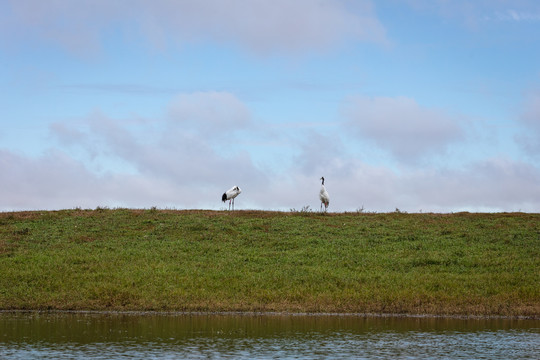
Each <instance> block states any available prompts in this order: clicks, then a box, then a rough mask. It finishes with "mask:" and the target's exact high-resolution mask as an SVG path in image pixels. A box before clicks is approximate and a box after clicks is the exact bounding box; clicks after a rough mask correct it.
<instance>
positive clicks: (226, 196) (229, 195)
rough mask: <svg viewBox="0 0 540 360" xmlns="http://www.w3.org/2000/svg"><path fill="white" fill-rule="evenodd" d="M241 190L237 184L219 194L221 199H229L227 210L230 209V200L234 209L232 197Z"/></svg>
mask: <svg viewBox="0 0 540 360" xmlns="http://www.w3.org/2000/svg"><path fill="white" fill-rule="evenodd" d="M241 192H242V190H241V189H240V188H239V187H238V186H233V187H232V188H230V189H229V190H227V191H226V192H224V193H223V195H221V201H223V202H225V201H227V200H229V210H231V201H232V209H233V210H234V198H235V197H237V196H238V195H240V193H241Z"/></svg>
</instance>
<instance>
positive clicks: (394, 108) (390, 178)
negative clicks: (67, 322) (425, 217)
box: [0, 0, 540, 212]
mask: <svg viewBox="0 0 540 360" xmlns="http://www.w3.org/2000/svg"><path fill="white" fill-rule="evenodd" d="M0 86H1V92H2V96H1V97H0V99H1V100H0V102H1V103H0V105H1V107H2V117H1V122H2V130H1V131H0V171H1V176H0V199H1V200H0V210H4V211H10V210H35V209H62V208H75V207H81V208H95V207H98V206H102V207H103V206H108V207H134V208H150V207H153V206H156V207H158V208H176V209H184V208H188V209H192V208H195V209H222V208H225V205H224V204H223V203H222V202H221V201H220V198H221V194H222V193H223V192H224V191H225V190H227V189H229V188H230V187H232V186H233V185H238V186H240V187H241V188H242V190H243V193H242V194H241V195H240V196H239V197H238V198H237V199H236V200H237V201H236V208H237V209H267V210H289V209H301V208H303V207H304V206H310V207H311V208H314V209H318V208H319V205H320V203H319V200H318V191H319V187H320V180H319V178H320V177H321V176H324V177H325V179H326V182H325V185H326V187H327V189H328V192H329V193H330V197H331V201H330V208H329V209H330V210H331V211H355V210H357V209H362V208H363V209H364V210H365V211H394V210H395V209H396V208H398V209H400V210H401V211H409V212H419V211H423V212H428V211H434V212H455V211H528V212H538V211H540V3H539V2H537V1H535V0H530V1H528V0H514V1H504V0H500V1H496V0H485V1H483V0H477V1H460V0H455V1H443V0H440V1H437V0H403V1H399V0H382V1H368V0H358V1H345V0H343V1H340V0H333V1H322V0H321V1H318V0H295V1H286V0H273V1H266V0H254V1H247V0H230V1H218V0H205V1H189V0H185V1H172V0H154V1H143V0H132V1H127V0H126V1H122V0H119V1H114V2H111V1H100V0H97V1H86V0H79V1H69V0H57V1H50V2H43V1H41V0H17V1H15V0H13V1H11V0H0Z"/></svg>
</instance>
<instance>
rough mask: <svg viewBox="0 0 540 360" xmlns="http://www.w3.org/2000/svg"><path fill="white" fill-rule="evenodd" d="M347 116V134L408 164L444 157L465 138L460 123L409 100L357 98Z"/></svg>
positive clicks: (351, 101)
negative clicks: (448, 150) (444, 153)
mask: <svg viewBox="0 0 540 360" xmlns="http://www.w3.org/2000/svg"><path fill="white" fill-rule="evenodd" d="M345 115H346V117H347V118H348V119H349V121H348V122H347V127H348V128H347V130H350V131H351V132H352V133H353V134H355V135H356V136H358V137H359V138H360V139H364V140H371V141H373V142H374V143H375V144H377V145H378V146H379V147H380V148H382V149H384V150H387V151H389V152H390V153H391V154H392V155H393V156H394V157H395V158H396V159H398V160H401V161H406V162H414V161H416V160H418V159H420V158H425V157H429V156H431V155H433V154H434V153H443V152H444V151H445V150H446V149H447V147H448V146H449V145H450V144H452V143H453V142H455V141H457V140H460V139H462V138H463V136H464V134H463V130H462V129H461V127H460V125H459V119H455V118H453V117H452V116H450V115H448V114H446V113H445V112H444V111H442V110H439V109H430V108H425V107H422V106H420V105H418V104H417V103H416V102H415V101H414V100H413V99H411V98H407V97H397V98H389V97H366V96H353V97H350V98H349V99H348V100H347V104H346V106H345Z"/></svg>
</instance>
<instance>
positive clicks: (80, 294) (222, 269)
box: [0, 208, 540, 317]
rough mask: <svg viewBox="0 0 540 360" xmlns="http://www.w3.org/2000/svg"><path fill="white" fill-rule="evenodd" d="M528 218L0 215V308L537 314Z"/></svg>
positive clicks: (539, 280) (534, 237) (536, 242)
mask: <svg viewBox="0 0 540 360" xmlns="http://www.w3.org/2000/svg"><path fill="white" fill-rule="evenodd" d="M539 269H540V214H523V213H511V214H470V213H458V214H444V215H443V214H406V213H399V212H396V213H382V214H371V213H341V214H319V213H313V212H292V213H285V212H265V211H235V212H217V211H167V210H163V211H162V210H156V209H152V210H128V209H115V210H110V209H102V208H98V209H96V210H80V209H74V210H63V211H54V212H52V211H51V212H47V211H37V212H18V213H17V212H9V213H0V274H1V276H0V309H4V310H11V309H28V310H43V309H59V310H68V309H70V310H156V311H290V312H342V313H343V312H347V313H350V312H354V313H400V314H405V313H406V314H445V315H457V314H459V315H504V316H533V317H538V316H540V271H539Z"/></svg>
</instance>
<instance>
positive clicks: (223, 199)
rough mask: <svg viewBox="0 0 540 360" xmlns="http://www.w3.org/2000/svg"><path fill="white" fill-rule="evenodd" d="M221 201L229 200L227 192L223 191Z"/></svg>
mask: <svg viewBox="0 0 540 360" xmlns="http://www.w3.org/2000/svg"><path fill="white" fill-rule="evenodd" d="M221 201H223V202H225V201H227V194H225V193H223V195H221Z"/></svg>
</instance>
